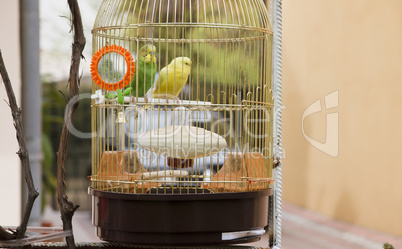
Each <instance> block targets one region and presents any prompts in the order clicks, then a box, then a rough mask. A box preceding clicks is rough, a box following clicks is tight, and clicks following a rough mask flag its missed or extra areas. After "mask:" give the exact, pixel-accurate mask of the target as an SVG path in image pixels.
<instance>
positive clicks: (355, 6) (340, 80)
mask: <svg viewBox="0 0 402 249" xmlns="http://www.w3.org/2000/svg"><path fill="white" fill-rule="evenodd" d="M401 10H402V1H400V0H386V1H376V0H353V1H350V0H337V1H323V0H305V1H299V0H286V1H283V19H284V20H283V71H284V73H283V87H284V99H283V104H284V105H285V106H286V110H284V116H283V118H284V119H283V120H284V124H283V129H284V132H283V134H284V135H283V137H284V148H285V152H286V159H284V166H283V167H284V174H283V178H284V182H283V189H284V199H285V200H287V201H290V202H293V203H296V204H298V205H300V206H303V207H307V208H311V209H313V210H316V211H318V212H320V213H323V214H325V215H328V216H331V217H335V218H339V219H343V220H346V221H350V222H353V223H356V224H358V225H362V226H366V227H370V228H374V229H377V230H379V231H385V232H389V233H393V234H397V235H399V236H402V160H401V158H402V12H401ZM333 91H338V93H339V107H338V108H332V109H329V110H326V109H325V105H324V104H325V102H324V96H326V95H327V94H329V93H331V92H333ZM319 99H320V100H321V104H322V106H323V109H322V111H321V112H317V113H315V114H312V115H310V116H308V117H306V118H305V120H304V125H305V127H304V131H305V133H306V135H308V136H309V137H311V138H312V139H314V140H317V141H319V142H321V143H324V142H325V140H326V137H325V132H326V123H327V122H326V114H328V113H337V112H338V114H339V129H338V131H339V146H338V148H339V151H338V156H337V157H332V156H330V155H328V154H326V153H324V152H322V151H320V150H318V149H317V148H315V147H314V146H312V145H311V144H310V143H309V142H308V141H307V140H306V138H305V137H304V136H303V132H302V126H301V123H302V115H303V113H304V111H305V110H306V109H307V108H308V107H309V106H310V105H311V104H313V103H314V102H315V101H317V100H319ZM332 117H335V116H332ZM328 123H334V120H330V121H329V122H328ZM334 131H335V132H334ZM331 134H332V135H334V134H336V130H333V131H331V132H330V134H329V135H330V136H331ZM333 151H334V150H333Z"/></svg>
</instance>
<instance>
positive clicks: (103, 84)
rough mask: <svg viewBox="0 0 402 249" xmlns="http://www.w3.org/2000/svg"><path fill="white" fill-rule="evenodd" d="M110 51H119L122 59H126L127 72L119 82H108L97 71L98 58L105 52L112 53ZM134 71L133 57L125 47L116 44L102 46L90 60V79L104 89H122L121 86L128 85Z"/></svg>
mask: <svg viewBox="0 0 402 249" xmlns="http://www.w3.org/2000/svg"><path fill="white" fill-rule="evenodd" d="M112 52H115V53H119V54H121V55H122V56H123V57H124V59H125V60H126V63H127V72H126V75H125V76H124V78H123V79H121V80H120V81H119V82H114V83H108V82H106V81H104V80H102V78H101V77H100V75H99V71H98V64H99V61H100V59H101V58H102V57H103V56H104V55H105V54H107V53H112ZM134 73H135V62H134V59H133V57H132V56H131V53H130V52H129V51H128V50H127V49H125V48H123V47H122V46H118V45H107V46H104V47H103V48H101V49H99V50H98V51H97V52H96V53H95V54H94V56H93V57H92V61H91V76H92V79H93V80H94V81H95V83H96V84H97V85H98V86H99V87H101V88H103V89H105V90H109V91H115V90H117V89H122V88H123V87H125V86H127V85H128V83H129V82H130V81H131V79H132V78H133V76H134Z"/></svg>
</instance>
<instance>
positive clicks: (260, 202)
mask: <svg viewBox="0 0 402 249" xmlns="http://www.w3.org/2000/svg"><path fill="white" fill-rule="evenodd" d="M89 193H90V194H91V195H92V209H93V210H92V217H93V219H92V221H93V224H94V225H95V226H96V228H97V229H96V230H97V235H98V236H99V238H100V239H102V240H105V241H109V242H118V243H135V244H148V245H151V244H152V245H200V244H236V243H248V242H254V241H258V240H260V239H261V236H262V234H263V233H264V231H265V230H264V229H265V227H266V226H267V221H268V219H267V215H268V196H269V195H271V194H272V190H263V191H254V192H237V193H214V194H212V193H204V194H200V193H194V194H191V193H190V194H176V193H170V194H160V193H159V194H123V193H112V192H105V191H100V190H94V189H92V188H90V189H89Z"/></svg>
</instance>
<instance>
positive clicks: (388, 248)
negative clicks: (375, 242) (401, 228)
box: [384, 243, 395, 249]
mask: <svg viewBox="0 0 402 249" xmlns="http://www.w3.org/2000/svg"><path fill="white" fill-rule="evenodd" d="M384 249H395V248H394V247H393V246H392V245H391V244H389V243H385V244H384Z"/></svg>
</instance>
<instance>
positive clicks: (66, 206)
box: [57, 0, 86, 249]
mask: <svg viewBox="0 0 402 249" xmlns="http://www.w3.org/2000/svg"><path fill="white" fill-rule="evenodd" d="M68 6H69V8H70V10H71V14H72V24H73V26H72V30H73V32H74V42H73V46H72V57H71V66H70V77H69V89H70V95H69V103H68V104H67V105H66V111H65V116H64V124H63V128H62V132H61V136H60V144H59V150H58V152H57V200H58V204H59V208H60V213H61V219H62V221H63V229H64V230H65V231H67V230H71V231H72V229H73V225H72V218H73V215H74V212H75V211H76V210H77V209H78V207H79V206H78V205H74V204H73V203H72V202H70V201H68V197H67V194H66V184H65V181H64V177H65V173H66V159H67V150H68V142H69V138H70V131H69V127H68V124H69V123H70V124H71V123H72V122H73V120H74V116H75V113H76V112H77V109H78V91H79V85H80V76H79V68H80V61H81V58H82V57H83V56H82V51H83V50H84V47H85V43H86V41H85V36H84V29H83V26H82V19H81V13H80V9H79V6H78V2H77V0H68ZM66 242H67V247H68V248H71V249H72V248H75V241H74V235H73V234H72V235H71V236H68V237H66Z"/></svg>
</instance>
